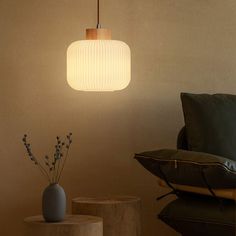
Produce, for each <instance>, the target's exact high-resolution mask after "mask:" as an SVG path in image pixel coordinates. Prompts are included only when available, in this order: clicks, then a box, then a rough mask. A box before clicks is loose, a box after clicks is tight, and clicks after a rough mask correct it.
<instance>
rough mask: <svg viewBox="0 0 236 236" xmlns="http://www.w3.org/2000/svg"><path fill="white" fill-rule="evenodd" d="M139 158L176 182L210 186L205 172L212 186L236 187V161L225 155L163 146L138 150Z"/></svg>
mask: <svg viewBox="0 0 236 236" xmlns="http://www.w3.org/2000/svg"><path fill="white" fill-rule="evenodd" d="M135 158H136V159H137V160H138V161H139V162H140V163H141V164H142V165H143V166H144V167H145V168H146V169H147V170H149V171H150V172H151V173H152V174H154V175H156V176H158V177H160V178H161V179H164V177H166V178H167V180H168V181H169V182H171V183H174V184H181V185H190V186H198V187H207V186H206V182H205V180H204V177H203V174H204V175H205V178H206V180H207V183H208V184H209V185H210V186H211V187H212V188H235V187H236V162H235V161H233V160H230V159H227V158H224V157H220V156H216V155H212V154H208V153H201V152H193V151H185V150H173V149H162V150H157V151H149V152H142V153H139V154H135ZM202 171H203V172H202ZM163 174H164V176H163Z"/></svg>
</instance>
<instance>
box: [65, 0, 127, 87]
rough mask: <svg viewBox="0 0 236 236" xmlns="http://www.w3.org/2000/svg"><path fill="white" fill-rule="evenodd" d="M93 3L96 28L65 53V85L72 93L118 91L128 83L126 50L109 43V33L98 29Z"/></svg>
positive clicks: (124, 47)
mask: <svg viewBox="0 0 236 236" xmlns="http://www.w3.org/2000/svg"><path fill="white" fill-rule="evenodd" d="M97 3H98V4H97V28H96V29H87V30H86V40H80V41H76V42H73V43H72V44H71V45H70V46H69V47H68V49H67V81H68V83H69V85H70V86H71V87H72V88H73V89H76V90H82V91H115V90H121V89H124V88H126V87H127V86H128V84H129V83H130V80H131V53H130V48H129V46H128V45H127V44H126V43H124V42H122V41H118V40H111V31H110V30H109V29H104V28H101V25H100V21H99V0H97Z"/></svg>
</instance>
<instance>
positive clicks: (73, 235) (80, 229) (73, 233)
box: [24, 215, 103, 236]
mask: <svg viewBox="0 0 236 236" xmlns="http://www.w3.org/2000/svg"><path fill="white" fill-rule="evenodd" d="M24 222H25V236H103V222H102V219H101V218H99V217H94V216H87V215H73V216H72V215H68V216H66V218H65V220H64V221H62V222H58V223H46V222H45V221H44V219H43V217H42V216H32V217H28V218H26V219H25V220H24Z"/></svg>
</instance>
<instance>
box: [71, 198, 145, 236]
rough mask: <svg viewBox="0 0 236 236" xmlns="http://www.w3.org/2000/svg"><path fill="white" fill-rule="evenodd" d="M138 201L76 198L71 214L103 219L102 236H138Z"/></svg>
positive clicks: (139, 229) (135, 199)
mask: <svg viewBox="0 0 236 236" xmlns="http://www.w3.org/2000/svg"><path fill="white" fill-rule="evenodd" d="M140 205H141V204H140V199H139V198H137V197H128V196H122V197H113V198H76V199H73V200H72V213H73V214H86V215H93V216H100V217H102V218H103V232H104V236H140V235H141V226H140V225H141V223H140V221H141V219H140V218H141V217H140V208H141V206H140Z"/></svg>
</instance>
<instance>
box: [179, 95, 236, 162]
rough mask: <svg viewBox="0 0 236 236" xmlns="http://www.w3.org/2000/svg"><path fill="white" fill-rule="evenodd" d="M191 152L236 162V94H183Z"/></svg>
mask: <svg viewBox="0 0 236 236" xmlns="http://www.w3.org/2000/svg"><path fill="white" fill-rule="evenodd" d="M181 100H182V106H183V113H184V119H185V126H186V133H187V140H188V149H189V150H191V151H198V152H207V153H211V154H215V155H219V156H223V157H227V158H230V159H232V160H236V95H229V94H213V95H209V94H190V93H182V94H181Z"/></svg>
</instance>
